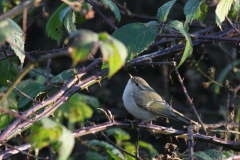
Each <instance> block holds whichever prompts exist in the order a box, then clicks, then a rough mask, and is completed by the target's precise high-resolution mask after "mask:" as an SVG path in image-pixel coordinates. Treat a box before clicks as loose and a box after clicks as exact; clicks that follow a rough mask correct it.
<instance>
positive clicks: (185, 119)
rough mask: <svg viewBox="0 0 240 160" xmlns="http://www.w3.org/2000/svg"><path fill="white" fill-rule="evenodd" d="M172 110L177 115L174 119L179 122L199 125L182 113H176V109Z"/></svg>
mask: <svg viewBox="0 0 240 160" xmlns="http://www.w3.org/2000/svg"><path fill="white" fill-rule="evenodd" d="M172 110H173V112H174V114H175V117H174V118H176V119H177V120H179V121H182V122H184V123H187V124H198V122H195V121H193V120H191V119H189V118H187V117H186V116H184V115H183V114H182V113H180V112H178V111H176V110H175V109H173V108H172Z"/></svg>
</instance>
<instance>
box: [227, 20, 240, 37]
mask: <svg viewBox="0 0 240 160" xmlns="http://www.w3.org/2000/svg"><path fill="white" fill-rule="evenodd" d="M226 19H227V21H228V23H229V24H230V25H231V26H232V27H233V29H234V30H235V31H236V32H237V33H238V34H239V36H240V32H239V30H238V29H237V28H236V27H235V26H234V25H233V23H232V21H231V19H229V18H228V17H227V16H226Z"/></svg>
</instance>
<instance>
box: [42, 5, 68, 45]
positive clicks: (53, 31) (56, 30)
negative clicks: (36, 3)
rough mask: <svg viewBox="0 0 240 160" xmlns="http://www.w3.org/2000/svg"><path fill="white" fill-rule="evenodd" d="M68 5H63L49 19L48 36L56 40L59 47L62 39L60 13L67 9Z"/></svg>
mask: <svg viewBox="0 0 240 160" xmlns="http://www.w3.org/2000/svg"><path fill="white" fill-rule="evenodd" d="M67 6H68V5H67V4H65V3H63V4H62V5H61V6H60V7H58V9H57V10H56V11H55V12H54V13H53V14H52V16H51V17H50V18H49V20H48V22H47V26H46V31H47V35H48V36H49V37H51V38H52V39H54V40H56V41H57V43H58V45H59V43H60V40H61V38H62V34H63V31H62V23H61V22H60V20H59V13H60V12H61V11H62V10H63V9H64V8H66V7H67Z"/></svg>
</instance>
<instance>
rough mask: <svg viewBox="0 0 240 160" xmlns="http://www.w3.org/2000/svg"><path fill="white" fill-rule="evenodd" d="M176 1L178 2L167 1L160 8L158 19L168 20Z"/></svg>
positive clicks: (162, 21)
mask: <svg viewBox="0 0 240 160" xmlns="http://www.w3.org/2000/svg"><path fill="white" fill-rule="evenodd" d="M175 2H176V0H171V1H169V2H167V3H165V4H164V5H162V6H161V7H160V8H159V9H158V12H157V19H158V21H159V22H160V23H164V22H165V21H166V20H167V16H168V13H169V11H170V9H171V8H172V6H173V4H174V3H175Z"/></svg>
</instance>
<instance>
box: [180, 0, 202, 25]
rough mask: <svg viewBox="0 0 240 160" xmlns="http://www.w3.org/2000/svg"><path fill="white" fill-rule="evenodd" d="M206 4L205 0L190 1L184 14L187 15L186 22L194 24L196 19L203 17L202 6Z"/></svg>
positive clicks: (185, 7)
mask: <svg viewBox="0 0 240 160" xmlns="http://www.w3.org/2000/svg"><path fill="white" fill-rule="evenodd" d="M203 2H205V0H189V1H188V2H187V3H186V4H185V6H184V14H185V15H186V21H187V22H188V23H192V21H193V20H194V19H198V18H200V17H201V14H202V12H201V9H200V5H201V4H202V3H203Z"/></svg>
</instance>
